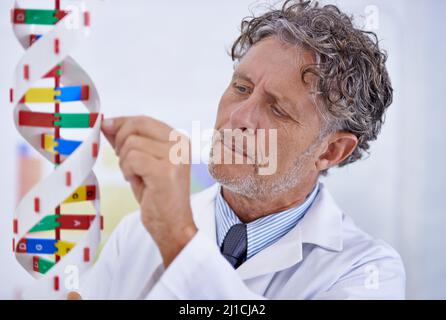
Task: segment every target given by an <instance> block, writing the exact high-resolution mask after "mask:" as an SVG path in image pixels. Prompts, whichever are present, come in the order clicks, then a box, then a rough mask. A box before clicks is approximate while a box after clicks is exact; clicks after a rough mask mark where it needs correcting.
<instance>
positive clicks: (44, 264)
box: [39, 257, 55, 274]
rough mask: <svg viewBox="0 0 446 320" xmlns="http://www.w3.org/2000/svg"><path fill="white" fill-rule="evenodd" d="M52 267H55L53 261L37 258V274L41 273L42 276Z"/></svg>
mask: <svg viewBox="0 0 446 320" xmlns="http://www.w3.org/2000/svg"><path fill="white" fill-rule="evenodd" d="M54 265H55V263H54V262H53V261H50V260H47V259H44V258H41V257H39V272H40V273H42V274H45V273H47V272H48V270H50V269H51V268H52V267H53V266H54Z"/></svg>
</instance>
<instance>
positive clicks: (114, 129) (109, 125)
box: [102, 116, 172, 152]
mask: <svg viewBox="0 0 446 320" xmlns="http://www.w3.org/2000/svg"><path fill="white" fill-rule="evenodd" d="M102 131H103V133H104V135H105V136H106V138H107V139H108V140H109V141H110V143H111V145H112V146H113V147H114V148H115V150H116V151H117V152H119V150H120V149H121V147H122V145H123V143H124V141H125V139H126V138H127V137H128V136H129V135H132V134H135V135H141V136H144V137H146V138H150V139H153V140H157V141H160V142H166V141H169V135H170V132H171V131H172V128H170V127H169V126H168V125H166V124H165V123H162V122H160V121H158V120H155V119H153V118H150V117H146V116H140V117H119V118H110V119H105V120H104V122H103V125H102Z"/></svg>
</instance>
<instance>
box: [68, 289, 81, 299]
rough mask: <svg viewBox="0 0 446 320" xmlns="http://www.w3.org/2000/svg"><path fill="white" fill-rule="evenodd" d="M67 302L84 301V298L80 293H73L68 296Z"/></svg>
mask: <svg viewBox="0 0 446 320" xmlns="http://www.w3.org/2000/svg"><path fill="white" fill-rule="evenodd" d="M67 300H82V297H81V295H80V294H79V293H77V292H74V291H71V292H69V293H68V295H67Z"/></svg>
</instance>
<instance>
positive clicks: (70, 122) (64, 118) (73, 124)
mask: <svg viewBox="0 0 446 320" xmlns="http://www.w3.org/2000/svg"><path fill="white" fill-rule="evenodd" d="M54 116H55V117H59V118H60V120H58V121H54V125H55V126H58V127H61V128H90V114H89V113H55V114H54Z"/></svg>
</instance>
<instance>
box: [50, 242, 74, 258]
mask: <svg viewBox="0 0 446 320" xmlns="http://www.w3.org/2000/svg"><path fill="white" fill-rule="evenodd" d="M75 245H76V244H75V243H73V242H68V241H60V240H59V241H57V242H56V244H55V246H56V248H57V249H58V250H57V252H56V253H55V254H56V255H58V256H61V257H63V256H64V255H66V254H67V253H68V252H70V250H71V249H73V248H74V246H75Z"/></svg>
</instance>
